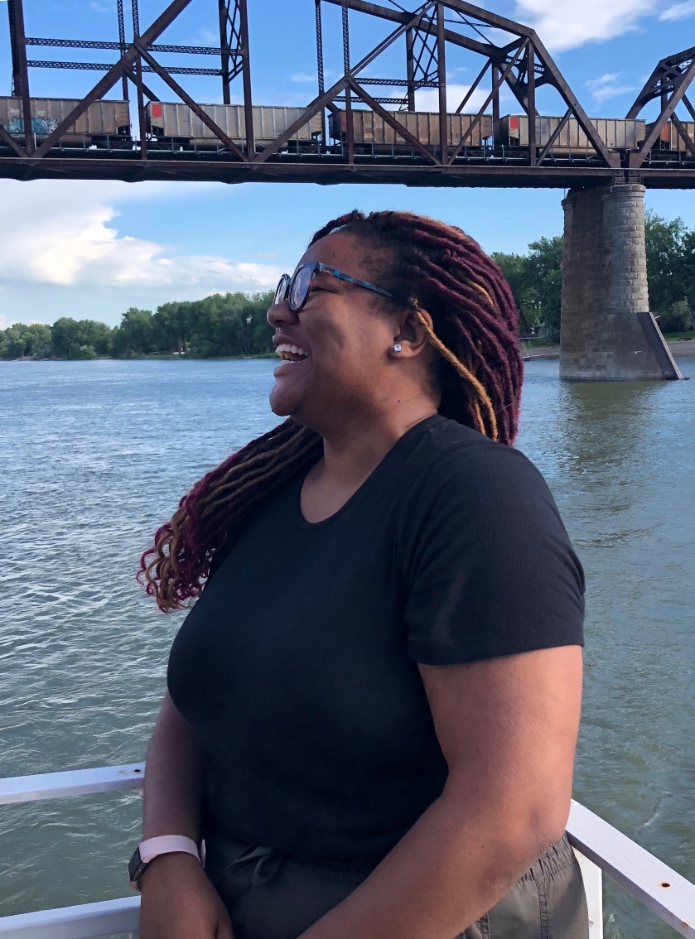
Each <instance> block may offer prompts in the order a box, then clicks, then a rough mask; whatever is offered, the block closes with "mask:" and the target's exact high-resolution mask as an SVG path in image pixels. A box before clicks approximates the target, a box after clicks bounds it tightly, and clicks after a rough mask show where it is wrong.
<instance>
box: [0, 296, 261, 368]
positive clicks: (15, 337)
mask: <svg viewBox="0 0 695 939" xmlns="http://www.w3.org/2000/svg"><path fill="white" fill-rule="evenodd" d="M272 296H273V295H272V293H259V294H255V295H253V296H248V295H247V294H244V293H226V294H219V293H218V294H213V295H212V296H210V297H205V299H204V300H189V301H183V302H178V303H164V304H162V306H159V307H157V309H156V310H155V312H154V313H153V312H152V311H151V310H141V309H138V308H137V307H131V308H130V309H129V310H127V311H126V312H125V313H124V314H123V316H122V317H121V322H120V324H119V325H118V326H115V327H111V326H107V324H106V323H100V322H97V321H96V320H76V319H72V318H71V317H67V316H64V317H61V318H60V319H58V320H56V321H55V323H54V324H53V325H52V326H45V325H43V324H41V323H30V324H26V323H15V324H14V325H13V326H10V327H9V329H5V330H3V331H0V358H3V359H18V358H22V357H26V356H31V357H34V358H49V359H51V358H55V359H94V358H97V357H100V356H111V357H112V358H118V359H126V358H132V357H134V356H145V355H158V354H159V355H195V356H200V357H203V358H212V357H215V356H247V355H260V354H263V353H268V352H272V351H273V347H272V344H271V342H270V338H271V336H272V329H271V328H270V326H269V325H268V323H267V320H266V312H267V310H268V307H269V306H270V303H271V301H272Z"/></svg>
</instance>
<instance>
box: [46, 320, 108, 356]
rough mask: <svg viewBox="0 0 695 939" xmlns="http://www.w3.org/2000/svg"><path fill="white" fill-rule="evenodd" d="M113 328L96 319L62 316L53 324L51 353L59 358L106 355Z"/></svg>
mask: <svg viewBox="0 0 695 939" xmlns="http://www.w3.org/2000/svg"><path fill="white" fill-rule="evenodd" d="M112 333H113V329H112V328H111V327H110V326H107V325H106V323H99V322H97V321H96V320H75V319H72V318H70V317H68V316H62V317H61V318H60V319H58V320H56V321H55V323H54V324H53V328H52V332H51V336H52V339H51V346H52V352H53V355H55V356H57V357H58V358H61V359H84V358H94V357H95V356H98V355H108V354H109V348H110V345H111V334H112Z"/></svg>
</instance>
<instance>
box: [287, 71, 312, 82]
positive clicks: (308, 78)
mask: <svg viewBox="0 0 695 939" xmlns="http://www.w3.org/2000/svg"><path fill="white" fill-rule="evenodd" d="M290 81H292V82H315V81H316V75H309V74H308V73H307V72H295V73H294V75H290Z"/></svg>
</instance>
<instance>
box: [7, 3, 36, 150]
mask: <svg viewBox="0 0 695 939" xmlns="http://www.w3.org/2000/svg"><path fill="white" fill-rule="evenodd" d="M7 11H8V14H9V17H10V47H11V49H12V80H13V86H14V94H15V95H17V96H18V97H21V99H22V120H23V122H24V149H25V150H26V151H27V153H31V152H32V150H33V149H34V134H33V126H32V116H31V99H30V97H29V69H28V68H27V42H26V35H25V32H24V6H23V0H8V7H7Z"/></svg>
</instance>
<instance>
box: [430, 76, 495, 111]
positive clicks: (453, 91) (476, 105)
mask: <svg viewBox="0 0 695 939" xmlns="http://www.w3.org/2000/svg"><path fill="white" fill-rule="evenodd" d="M470 87H471V86H470V85H456V84H454V83H451V82H449V83H447V87H446V107H447V110H448V111H455V110H456V108H457V107H458V106H459V104H460V103H461V102H462V101H463V99H464V98H465V97H466V95H467V94H468V91H469V89H470ZM489 94H490V92H489V90H487V91H486V90H485V89H484V88H476V90H475V91H474V92H473V94H472V95H471V97H470V100H469V101H468V103H467V104H466V113H467V114H477V112H478V111H479V110H480V108H481V107H482V106H483V105H484V104H485V100H486V99H487V97H488V95H489ZM415 107H416V109H417V110H418V111H438V110H439V90H438V89H437V88H420V89H419V90H418V91H416V92H415Z"/></svg>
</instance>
